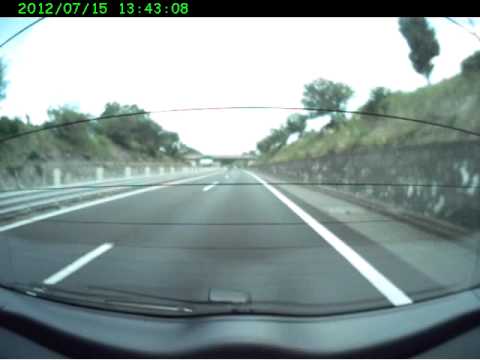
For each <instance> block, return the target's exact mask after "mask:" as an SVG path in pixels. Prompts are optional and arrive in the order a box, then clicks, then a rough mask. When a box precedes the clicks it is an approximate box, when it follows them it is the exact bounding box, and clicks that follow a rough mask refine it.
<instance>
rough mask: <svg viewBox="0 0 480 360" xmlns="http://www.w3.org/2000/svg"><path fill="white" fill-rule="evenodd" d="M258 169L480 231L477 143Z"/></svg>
mask: <svg viewBox="0 0 480 360" xmlns="http://www.w3.org/2000/svg"><path fill="white" fill-rule="evenodd" d="M258 169H259V170H261V171H264V172H266V173H271V174H273V175H276V176H281V177H284V178H285V179H288V180H289V181H296V182H305V183H313V184H318V185H320V184H330V185H324V186H329V187H330V188H332V187H333V188H337V189H339V190H342V191H345V192H348V193H352V194H354V195H355V196H357V197H360V198H362V199H372V200H375V201H381V202H382V203H384V204H387V205H391V206H392V207H399V208H402V209H405V210H408V211H413V212H415V213H418V214H421V215H424V216H429V217H432V218H435V219H439V220H444V221H448V222H450V223H452V224H456V225H460V226H462V227H465V228H469V229H479V228H480V142H461V143H448V144H431V145H422V146H408V147H405V146H403V147H402V146H383V147H381V148H377V149H369V150H357V151H355V152H350V153H344V154H329V155H326V156H323V157H320V158H316V159H307V160H296V161H288V162H283V163H276V164H269V165H261V166H258ZM333 183H338V185H333ZM340 184H343V185H340ZM345 184H348V185H345Z"/></svg>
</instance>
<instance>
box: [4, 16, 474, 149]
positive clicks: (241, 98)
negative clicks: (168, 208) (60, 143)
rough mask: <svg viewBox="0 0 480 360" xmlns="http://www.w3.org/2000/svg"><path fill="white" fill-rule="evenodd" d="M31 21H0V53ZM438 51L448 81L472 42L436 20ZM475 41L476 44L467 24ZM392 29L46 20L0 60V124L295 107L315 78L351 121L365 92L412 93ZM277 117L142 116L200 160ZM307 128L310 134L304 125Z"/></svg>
mask: <svg viewBox="0 0 480 360" xmlns="http://www.w3.org/2000/svg"><path fill="white" fill-rule="evenodd" d="M32 20H34V19H5V18H0V41H3V40H5V39H6V38H7V37H9V36H10V35H11V34H12V33H14V32H15V31H16V30H17V29H19V28H21V27H22V26H24V25H25V24H27V23H29V22H31V21H32ZM429 21H430V23H431V25H432V26H433V27H434V28H435V30H436V33H437V38H438V41H439V43H440V56H438V57H436V58H435V59H434V64H435V68H434V71H433V73H432V81H433V82H438V81H440V80H442V79H444V78H448V77H451V76H453V75H455V74H456V73H458V72H459V71H460V63H461V61H462V60H463V59H464V58H465V57H466V56H468V55H470V54H471V53H473V52H474V51H476V50H478V49H479V48H480V46H479V45H480V42H479V41H478V40H476V39H475V38H474V37H473V36H471V35H470V34H468V33H467V32H466V31H465V30H462V29H461V28H460V27H458V26H455V25H454V24H452V23H450V22H448V21H447V20H446V19H443V18H435V19H429ZM475 28H476V31H477V32H480V26H479V23H478V22H477V23H476V26H475ZM408 53H409V49H408V45H407V43H406V42H405V40H404V38H403V37H402V35H401V34H400V32H399V31H398V20H397V19H396V18H386V19H381V18H370V19H369V18H363V19H352V18H348V19H340V18H335V19H328V18H183V19H180V18H176V19H173V18H130V19H120V18H96V19H95V18H84V19H71V18H47V19H46V20H43V21H41V22H40V23H38V24H37V25H36V26H34V27H33V28H31V29H30V30H27V31H26V32H25V33H23V34H22V35H20V36H19V37H17V38H16V39H15V40H13V41H11V42H10V43H8V44H7V45H6V46H5V47H3V48H2V49H0V57H2V58H3V59H4V60H5V62H6V64H7V72H6V77H7V80H8V81H9V85H8V88H7V98H6V99H5V100H4V101H2V102H1V103H0V114H1V115H8V116H20V117H22V118H25V115H26V114H29V116H30V118H31V119H32V121H33V122H34V123H37V124H38V123H41V122H43V121H45V120H46V119H47V113H46V111H47V109H48V108H49V107H55V106H61V105H64V104H70V105H72V106H76V107H77V108H78V109H79V110H80V111H83V112H87V113H89V114H92V115H99V114H100V113H101V112H102V110H103V107H104V105H105V103H106V102H109V101H118V102H120V103H125V104H138V105H139V106H140V107H142V108H144V109H145V110H149V111H150V110H152V111H153V110H165V109H175V108H191V107H222V106H290V107H301V106H302V103H301V99H302V93H303V86H304V84H306V83H308V82H311V81H312V80H314V79H316V78H320V77H323V78H326V79H329V80H333V81H341V82H345V83H347V84H348V85H350V86H351V87H352V88H353V89H354V91H355V97H354V98H353V99H352V101H351V102H350V103H349V109H350V110H356V109H357V108H358V107H359V106H360V105H361V104H363V103H364V102H365V101H366V99H367V98H368V94H369V91H370V89H372V88H374V87H376V86H385V87H388V88H390V89H393V90H413V89H415V88H417V87H419V86H424V85H425V79H424V78H423V77H422V76H420V75H418V74H417V73H416V72H415V71H414V70H413V68H412V66H411V64H410V60H409V59H408ZM289 113H291V112H289V111H281V110H224V111H200V112H198V111H197V112H180V113H162V114H154V115H152V117H153V118H154V119H155V120H156V121H158V123H159V124H160V125H162V126H163V127H164V128H166V129H168V130H171V131H176V132H178V133H179V135H180V138H181V140H182V141H183V142H184V143H186V144H187V145H190V146H192V147H194V148H196V149H198V150H200V151H202V152H203V153H209V154H239V153H242V152H244V151H248V150H252V149H254V148H255V145H256V143H257V141H259V140H260V139H261V138H263V137H264V136H266V135H267V134H268V133H269V131H270V129H271V128H276V127H279V126H280V124H282V123H284V122H285V119H286V117H287V116H288V114H289ZM310 127H315V123H314V122H312V123H311V125H310Z"/></svg>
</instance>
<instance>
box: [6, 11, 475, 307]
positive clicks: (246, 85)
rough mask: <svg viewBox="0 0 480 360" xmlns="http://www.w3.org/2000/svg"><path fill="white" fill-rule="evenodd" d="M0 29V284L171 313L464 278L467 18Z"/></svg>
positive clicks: (355, 298) (471, 106)
mask: <svg viewBox="0 0 480 360" xmlns="http://www.w3.org/2000/svg"><path fill="white" fill-rule="evenodd" d="M34 21H36V23H35V24H34V25H33V26H30V27H29V28H28V29H26V30H25V31H23V32H19V31H20V30H22V29H23V28H25V27H26V26H28V25H30V24H31V23H32V22H34ZM0 29H1V34H0V36H1V38H0V43H2V45H1V48H0V61H1V63H0V65H1V66H0V285H1V286H3V287H5V288H8V289H12V290H14V291H20V292H22V293H24V294H27V295H31V296H37V297H42V298H46V299H50V300H52V301H62V302H67V303H72V304H73V303H74V304H77V305H84V306H100V307H102V308H105V309H110V310H116V311H125V312H133V313H145V312H147V313H149V314H161V315H172V316H190V315H198V314H212V313H224V314H228V313H243V312H244V313H261V314H286V315H302V314H308V315H329V314H340V313H349V312H358V311H364V310H374V309H381V308H392V307H399V306H410V305H412V304H415V303H418V302H422V301H425V300H428V299H433V298H436V297H441V296H445V295H448V294H452V293H455V292H459V291H463V290H466V289H470V288H473V287H477V286H478V284H479V282H480V270H479V267H478V259H479V241H480V236H479V230H480V221H479V219H480V201H479V200H480V199H479V196H480V190H479V187H480V119H479V113H480V51H479V48H480V40H479V38H478V35H477V32H480V19H479V18H384V19H382V18H378V19H352V18H348V19H342V18H335V19H327V18H326V19H319V18H302V19H296V18H271V19H266V18H255V19H251V18H229V19H224V18H216V19H207V18H195V19H194V18H189V19H187V18H183V19H172V18H169V19H165V18H164V19H161V20H160V19H154V18H145V19H114V18H111V19H109V18H101V19H96V18H89V19H85V18H83V19H80V18H77V19H62V18H45V19H43V20H42V19H40V20H38V19H35V18H30V19H8V18H2V19H0ZM16 33H18V34H17V35H16V36H13V37H12V35H14V34H16Z"/></svg>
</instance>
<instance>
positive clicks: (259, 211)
mask: <svg viewBox="0 0 480 360" xmlns="http://www.w3.org/2000/svg"><path fill="white" fill-rule="evenodd" d="M242 184H244V185H242ZM282 192H284V193H285V194H287V196H288V199H294V201H295V202H296V203H297V204H298V205H300V208H301V210H302V209H304V210H307V212H308V213H309V214H311V215H312V216H313V217H314V218H315V219H316V220H318V221H319V223H321V222H322V221H327V222H328V220H329V219H330V220H331V218H329V217H328V214H325V210H328V209H326V208H325V206H323V209H322V206H321V204H316V206H315V207H313V206H312V203H311V201H310V203H308V202H306V201H305V196H304V195H305V194H302V193H301V192H300V191H298V190H297V191H292V189H283V190H282ZM302 195H303V197H302ZM310 196H311V199H313V198H318V196H317V195H315V196H313V195H310ZM323 200H325V199H323ZM324 205H326V204H324ZM337 205H338V204H337ZM322 210H323V212H322ZM330 215H331V214H330ZM330 223H331V221H330ZM343 223H345V221H344V222H343ZM332 226H333V225H328V226H327V228H329V229H332V230H333V231H334V232H335V233H334V235H336V236H337V237H338V238H339V240H340V241H341V242H342V243H344V244H345V246H347V248H350V249H352V250H354V252H355V251H356V252H358V255H359V256H360V257H361V259H363V260H365V261H366V262H367V263H368V264H371V266H372V268H373V270H376V271H378V274H379V275H384V276H385V278H386V280H387V281H389V280H390V281H391V282H392V285H394V286H396V287H397V288H398V290H400V291H403V292H404V293H405V295H406V296H407V297H410V298H412V299H413V300H414V301H415V300H417V299H422V298H423V297H425V294H427V295H431V294H432V293H438V292H442V291H445V287H444V286H443V285H442V284H440V283H439V282H438V281H436V280H435V279H434V278H433V277H432V276H430V275H429V274H428V273H426V272H424V271H422V270H421V269H419V268H418V267H414V266H412V265H411V264H410V263H409V262H407V261H405V259H402V258H400V257H398V256H397V254H396V253H395V252H392V251H390V250H389V249H386V248H385V247H384V246H382V244H379V243H378V242H376V241H374V240H373V241H372V240H371V239H369V238H366V236H365V234H362V233H359V232H358V231H353V230H352V229H351V227H349V226H346V227H345V226H344V225H343V226H344V227H343V228H342V227H339V226H338V224H337V225H335V226H333V227H332ZM394 226H400V225H399V224H396V225H394ZM381 229H382V231H383V228H381ZM377 236H378V232H377ZM0 239H2V241H1V243H0V246H1V247H2V254H4V255H3V256H1V259H3V260H1V259H0V260H1V261H2V262H1V263H0V265H1V266H2V268H5V269H7V270H6V271H5V272H2V274H3V276H4V277H5V278H7V277H10V278H11V277H14V278H16V279H17V281H19V282H22V283H29V282H37V283H38V282H42V281H47V282H49V283H54V284H56V285H58V286H61V287H64V288H68V289H79V288H86V287H91V288H115V289H124V290H127V291H133V292H135V291H137V292H148V293H152V292H153V293H155V294H158V295H159V296H167V297H171V298H181V299H192V300H198V301H206V300H207V299H208V292H209V290H210V289H212V288H215V289H225V290H238V291H243V292H245V293H248V294H249V295H250V296H251V298H252V300H253V302H272V301H273V302H275V301H277V302H283V303H301V304H315V305H317V307H315V310H316V311H317V310H318V311H321V312H323V313H328V312H337V311H348V310H360V309H368V308H373V307H384V306H391V305H392V300H391V299H390V298H388V296H386V295H385V293H384V292H382V288H381V287H380V289H379V287H378V286H376V283H375V280H374V281H373V282H372V280H371V279H369V278H368V276H365V273H364V272H365V267H361V266H360V267H358V268H356V267H355V266H354V265H355V263H353V264H352V262H350V261H349V260H351V259H350V258H349V256H350V255H348V254H347V255H345V253H344V254H342V252H341V250H340V251H339V249H335V248H334V247H333V246H332V244H330V243H328V242H327V241H325V238H324V237H322V236H321V235H319V233H318V232H316V231H315V230H314V229H313V228H312V226H310V225H309V224H307V223H306V222H305V218H302V216H299V214H298V213H295V212H294V211H292V208H290V207H288V206H287V205H286V204H285V203H283V202H282V201H281V200H280V199H279V198H278V197H277V196H275V194H273V193H272V191H271V190H269V189H267V188H266V187H265V186H264V185H262V184H261V183H260V182H259V181H258V179H256V178H255V177H253V176H251V175H249V174H248V173H246V172H244V171H242V170H238V169H237V170H232V171H222V172H220V173H217V174H213V175H211V176H207V177H205V178H202V179H199V180H195V181H193V182H192V184H189V185H186V184H181V185H178V186H172V187H166V188H162V189H158V190H154V191H150V192H147V193H143V194H138V195H135V196H132V197H129V198H124V199H119V200H116V201H112V202H106V203H103V204H100V205H97V206H93V207H88V208H84V209H80V210H77V211H73V212H69V213H66V214H63V215H59V216H55V217H52V218H48V219H45V220H42V221H39V222H35V223H32V224H29V225H26V226H22V227H18V228H16V229H12V230H9V231H6V232H4V233H1V234H0ZM95 251H97V252H98V254H97V253H95ZM5 254H8V256H6V255H5ZM85 256H87V258H85ZM90 257H91V258H90ZM79 260H80V261H79ZM82 261H83V262H82ZM72 264H73V267H72ZM69 266H70V268H69ZM357 266H358V264H357ZM65 270H67V272H66V273H65ZM62 271H63V273H62Z"/></svg>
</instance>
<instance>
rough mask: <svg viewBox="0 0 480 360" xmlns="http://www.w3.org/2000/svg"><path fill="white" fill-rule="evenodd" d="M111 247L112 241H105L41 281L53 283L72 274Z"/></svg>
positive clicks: (46, 283)
mask: <svg viewBox="0 0 480 360" xmlns="http://www.w3.org/2000/svg"><path fill="white" fill-rule="evenodd" d="M111 248H113V244H112V243H105V244H102V245H100V246H98V247H97V248H95V249H93V250H92V251H90V252H88V253H86V254H85V255H83V256H81V257H79V258H78V259H77V260H75V261H74V262H73V263H71V264H70V265H68V266H66V267H64V268H63V269H62V270H60V271H58V272H56V273H55V274H53V275H51V276H49V277H48V278H46V279H45V280H43V283H44V284H45V285H55V284H57V283H59V282H60V281H62V280H63V279H65V278H66V277H67V276H70V275H71V274H73V273H74V272H75V271H77V270H79V269H81V268H82V267H84V266H85V265H87V264H88V263H89V262H90V261H92V260H93V259H95V258H97V257H99V256H100V255H102V254H103V253H105V252H107V251H108V250H110V249H111Z"/></svg>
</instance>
